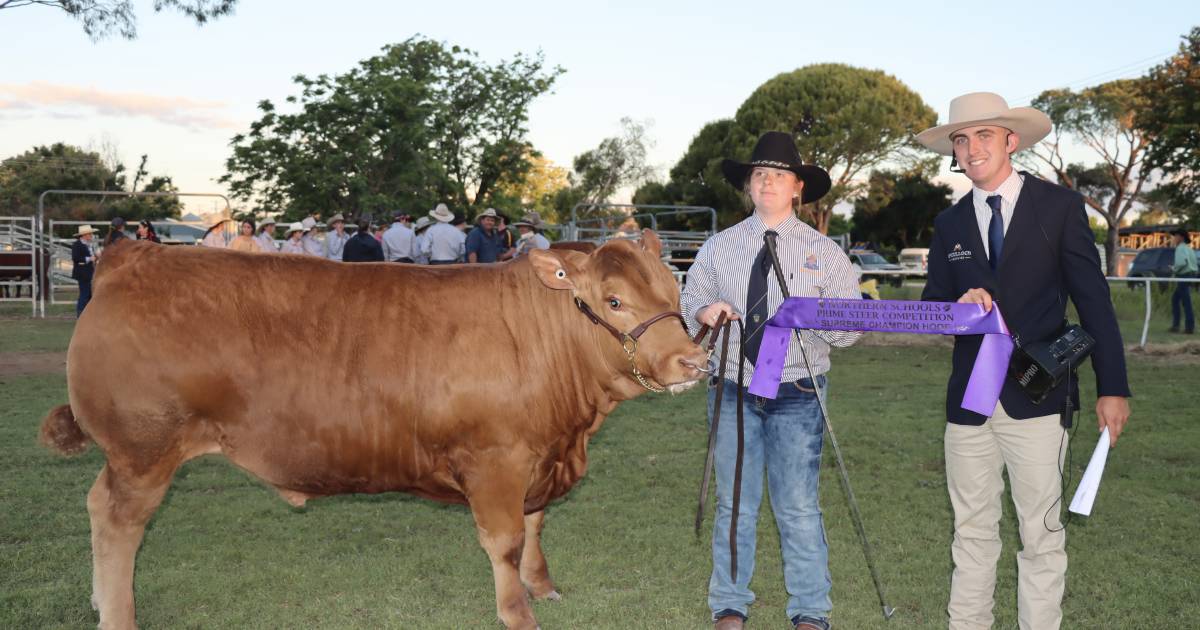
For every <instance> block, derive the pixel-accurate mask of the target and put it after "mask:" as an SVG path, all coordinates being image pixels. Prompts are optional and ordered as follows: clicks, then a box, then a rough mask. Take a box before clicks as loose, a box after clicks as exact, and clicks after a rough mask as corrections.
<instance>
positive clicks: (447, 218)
mask: <svg viewBox="0 0 1200 630" xmlns="http://www.w3.org/2000/svg"><path fill="white" fill-rule="evenodd" d="M429 216H430V217H431V218H433V219H435V220H437V221H438V222H439V223H449V222H451V221H453V220H454V213H453V212H450V208H447V207H446V204H444V203H439V204H438V205H437V207H436V208H434V209H433V210H430V211H429Z"/></svg>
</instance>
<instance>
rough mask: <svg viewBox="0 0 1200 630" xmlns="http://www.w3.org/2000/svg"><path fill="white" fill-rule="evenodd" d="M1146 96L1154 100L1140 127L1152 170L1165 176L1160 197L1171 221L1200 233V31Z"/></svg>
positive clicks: (1152, 79)
mask: <svg viewBox="0 0 1200 630" xmlns="http://www.w3.org/2000/svg"><path fill="white" fill-rule="evenodd" d="M1147 91H1148V92H1149V93H1150V94H1153V95H1154V97H1153V98H1151V99H1149V100H1148V101H1147V102H1146V103H1145V104H1144V107H1142V108H1141V109H1139V110H1138V116H1137V125H1138V127H1139V128H1140V129H1141V130H1143V132H1144V133H1146V134H1147V135H1148V136H1150V137H1151V138H1152V141H1151V143H1150V146H1149V148H1148V150H1147V162H1148V164H1150V165H1152V166H1156V167H1159V168H1161V169H1162V172H1163V173H1164V175H1165V181H1164V182H1163V184H1162V185H1161V186H1160V187H1159V190H1158V191H1156V192H1157V193H1158V194H1157V196H1158V197H1159V198H1160V199H1161V200H1163V201H1165V202H1167V204H1168V205H1169V207H1170V211H1169V212H1170V214H1171V215H1173V216H1175V217H1177V218H1180V219H1183V220H1186V221H1188V222H1190V223H1191V224H1192V225H1194V226H1197V227H1200V27H1194V28H1192V30H1191V32H1190V33H1188V34H1187V35H1185V36H1184V37H1183V43H1181V44H1180V46H1179V52H1177V53H1176V54H1175V55H1172V56H1171V57H1170V58H1168V59H1167V60H1166V61H1164V62H1163V63H1162V64H1160V65H1158V66H1157V67H1155V68H1153V69H1152V70H1151V71H1150V75H1149V79H1148V86H1147Z"/></svg>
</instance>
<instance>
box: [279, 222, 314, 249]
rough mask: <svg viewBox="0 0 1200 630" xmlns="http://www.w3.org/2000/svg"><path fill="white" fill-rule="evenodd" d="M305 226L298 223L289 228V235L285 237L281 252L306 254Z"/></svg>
mask: <svg viewBox="0 0 1200 630" xmlns="http://www.w3.org/2000/svg"><path fill="white" fill-rule="evenodd" d="M305 231H306V230H305V229H304V224H303V223H301V222H299V221H297V222H295V223H293V224H291V225H290V226H288V229H287V233H286V234H284V235H283V246H282V247H280V248H279V251H281V252H283V253H284V254H301V255H303V254H306V253H307V252H305V251H304V242H303V240H304V232H305Z"/></svg>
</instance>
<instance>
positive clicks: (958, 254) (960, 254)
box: [946, 243, 971, 262]
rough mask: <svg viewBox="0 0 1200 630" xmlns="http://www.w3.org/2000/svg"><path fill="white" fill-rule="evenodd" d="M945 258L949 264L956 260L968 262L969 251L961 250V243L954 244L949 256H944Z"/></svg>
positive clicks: (969, 257)
mask: <svg viewBox="0 0 1200 630" xmlns="http://www.w3.org/2000/svg"><path fill="white" fill-rule="evenodd" d="M946 258H948V259H949V260H950V262H954V261H956V260H970V259H971V250H969V249H963V246H962V243H955V244H954V249H953V250H951V251H950V253H949V254H946Z"/></svg>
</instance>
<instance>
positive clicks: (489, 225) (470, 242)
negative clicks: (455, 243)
mask: <svg viewBox="0 0 1200 630" xmlns="http://www.w3.org/2000/svg"><path fill="white" fill-rule="evenodd" d="M497 218H498V215H497V214H496V209H495V208H488V209H487V210H484V211H483V212H481V213H480V214H479V216H477V217H475V229H473V230H471V233H470V234H467V262H469V263H494V262H497V261H499V260H500V253H501V252H500V240H499V239H498V238H497V237H496V220H497Z"/></svg>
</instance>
